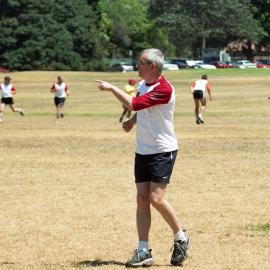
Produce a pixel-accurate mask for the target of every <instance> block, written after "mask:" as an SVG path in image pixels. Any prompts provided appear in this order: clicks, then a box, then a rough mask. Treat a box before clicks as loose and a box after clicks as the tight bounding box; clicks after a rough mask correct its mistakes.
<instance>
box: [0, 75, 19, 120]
mask: <svg viewBox="0 0 270 270" xmlns="http://www.w3.org/2000/svg"><path fill="white" fill-rule="evenodd" d="M0 90H1V94H2V98H1V106H0V123H2V122H3V120H2V116H3V113H4V109H5V107H6V105H8V106H9V107H10V109H11V110H12V111H13V112H17V113H19V114H20V115H22V116H23V115H24V112H23V110H22V109H20V108H16V106H15V104H14V100H13V95H15V94H16V89H15V87H14V86H13V85H12V84H11V78H10V77H9V76H5V77H4V82H3V83H1V84H0Z"/></svg>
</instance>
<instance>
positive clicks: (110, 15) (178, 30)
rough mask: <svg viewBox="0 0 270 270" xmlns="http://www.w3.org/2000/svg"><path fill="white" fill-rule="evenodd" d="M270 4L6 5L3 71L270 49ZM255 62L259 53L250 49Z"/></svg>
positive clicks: (126, 0)
mask: <svg viewBox="0 0 270 270" xmlns="http://www.w3.org/2000/svg"><path fill="white" fill-rule="evenodd" d="M269 7H270V0H194V1H186V0H38V1H37V0H0V29H1V31H0V66H5V67H8V68H9V69H11V70H105V69H106V65H107V63H106V59H108V58H112V57H114V58H118V57H130V58H134V59H135V58H136V57H137V55H138V53H139V52H140V51H141V50H142V49H144V48H148V47H156V48H159V49H161V50H162V51H164V52H165V54H166V55H169V56H175V57H196V58H197V57H200V56H201V54H202V52H203V50H204V49H205V48H208V47H211V48H223V47H224V46H226V44H228V43H229V42H231V41H235V40H247V41H248V42H249V44H256V47H257V48H258V50H259V49H260V48H261V47H262V46H264V47H265V46H266V47H267V46H269V45H270V36H269V33H270V11H269V10H270V9H269ZM245 53H246V56H247V58H251V57H252V53H253V52H252V50H251V49H250V50H249V49H247V50H246V52H245Z"/></svg>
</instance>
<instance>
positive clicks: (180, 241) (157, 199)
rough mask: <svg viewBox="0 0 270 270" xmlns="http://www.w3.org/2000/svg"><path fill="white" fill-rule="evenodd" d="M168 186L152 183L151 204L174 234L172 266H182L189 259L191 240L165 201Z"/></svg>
mask: <svg viewBox="0 0 270 270" xmlns="http://www.w3.org/2000/svg"><path fill="white" fill-rule="evenodd" d="M165 190H166V184H159V183H151V188H150V202H151V204H152V205H153V206H154V207H155V208H156V209H157V210H158V212H159V213H160V214H161V215H162V217H163V218H164V220H165V221H166V222H167V223H168V225H169V226H170V227H171V229H172V231H173V233H174V245H173V247H174V248H173V253H172V257H171V264H172V265H180V264H181V263H182V262H183V261H184V260H185V259H186V258H187V250H188V247H189V238H188V235H187V233H186V232H185V231H183V230H182V229H181V228H180V224H179V221H178V220H177V217H176V213H175V210H174V208H173V207H172V206H171V204H170V203H169V202H168V201H167V200H166V199H165Z"/></svg>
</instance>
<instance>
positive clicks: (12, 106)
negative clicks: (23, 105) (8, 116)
mask: <svg viewBox="0 0 270 270" xmlns="http://www.w3.org/2000/svg"><path fill="white" fill-rule="evenodd" d="M9 106H10V109H11V110H12V111H13V112H18V113H19V114H20V115H22V116H23V115H24V113H23V110H22V109H19V108H16V107H15V104H10V105H9Z"/></svg>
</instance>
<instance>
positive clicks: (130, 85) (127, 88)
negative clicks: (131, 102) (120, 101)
mask: <svg viewBox="0 0 270 270" xmlns="http://www.w3.org/2000/svg"><path fill="white" fill-rule="evenodd" d="M135 84H136V81H135V80H134V79H129V80H128V84H127V85H126V86H125V89H124V90H125V92H126V93H127V94H129V95H130V96H131V97H135V96H136V88H135ZM123 109H124V110H123V113H122V115H121V117H120V119H119V122H120V123H121V122H122V121H123V118H124V117H125V115H127V118H130V116H131V110H130V109H129V108H128V107H126V106H125V105H123Z"/></svg>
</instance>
